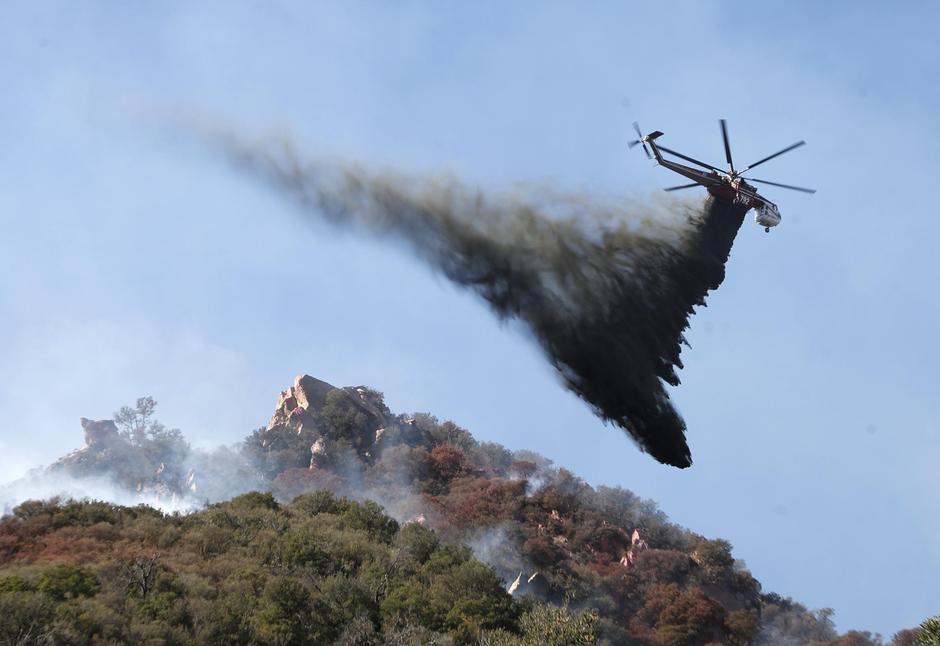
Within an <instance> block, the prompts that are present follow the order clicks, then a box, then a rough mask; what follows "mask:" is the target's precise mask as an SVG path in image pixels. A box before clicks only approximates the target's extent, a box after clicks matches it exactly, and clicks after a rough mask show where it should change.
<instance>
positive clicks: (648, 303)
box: [212, 134, 744, 467]
mask: <svg viewBox="0 0 940 646" xmlns="http://www.w3.org/2000/svg"><path fill="white" fill-rule="evenodd" d="M212 142H213V143H214V144H216V145H218V146H220V147H221V149H222V151H223V152H224V153H225V154H226V155H227V156H228V157H229V158H230V159H231V160H233V161H235V162H236V163H237V164H238V165H239V166H240V167H242V168H245V169H247V170H248V171H250V172H251V173H252V174H254V175H255V176H256V177H260V178H263V179H264V180H266V181H267V182H269V183H270V184H271V185H272V186H274V187H275V188H276V189H277V190H279V191H281V192H283V193H285V194H286V195H287V196H289V197H290V198H292V199H294V200H295V201H297V202H299V204H300V205H301V207H303V209H304V210H305V211H306V212H308V213H310V214H313V215H315V216H317V217H322V218H325V219H326V220H327V221H329V222H331V223H334V224H336V225H340V226H353V227H356V228H359V229H361V230H365V231H368V232H371V233H373V234H376V235H380V236H383V237H394V238H398V239H400V240H403V241H405V242H406V243H407V244H408V245H409V246H410V247H411V248H412V249H413V250H414V251H415V252H416V253H417V254H418V255H419V256H421V257H422V258H423V259H424V260H425V261H427V262H428V263H429V264H430V265H431V266H432V267H433V268H435V269H436V270H438V271H440V272H442V273H443V274H444V275H445V276H447V278H449V279H450V280H452V281H453V282H455V283H456V284H458V285H461V286H463V287H466V288H468V289H470V290H472V291H473V292H475V293H477V294H478V295H480V296H481V297H482V298H483V299H484V300H485V301H486V302H487V303H488V304H489V305H490V307H491V308H492V310H493V311H494V312H495V313H496V315H497V316H499V317H500V318H501V319H517V320H520V321H522V322H524V323H525V325H526V326H527V327H528V329H529V330H530V331H531V333H532V335H533V336H534V338H535V339H536V340H537V341H538V343H539V345H540V346H541V348H542V349H543V350H544V352H545V355H546V357H547V358H548V359H549V361H550V362H551V363H552V365H553V366H554V367H555V368H556V369H557V370H558V372H559V374H560V375H561V377H562V379H563V380H564V382H565V384H566V385H567V387H568V388H569V389H571V390H572V391H573V392H575V393H577V394H578V395H579V396H580V397H581V398H582V399H584V400H585V401H586V402H587V403H588V404H589V405H590V406H591V407H592V408H593V410H594V412H595V413H596V414H597V415H598V416H599V417H601V418H602V419H604V420H605V421H608V422H612V423H613V424H615V425H617V426H619V427H620V428H622V429H623V430H624V431H626V432H627V433H628V434H629V435H630V436H631V437H632V438H633V439H634V440H635V441H636V443H637V444H638V445H639V447H640V448H641V449H642V450H644V451H646V452H648V453H650V454H651V455H652V456H653V457H654V458H656V459H657V460H659V461H660V462H662V463H665V464H671V465H673V466H677V467H688V466H690V465H691V463H692V460H691V455H690V451H689V447H688V445H687V443H686V439H685V430H686V426H685V422H684V421H683V419H682V417H681V416H680V415H679V413H678V411H677V410H676V409H675V407H674V406H673V404H672V402H671V401H670V399H669V396H668V394H667V392H666V390H665V388H664V382H665V383H668V384H672V385H677V384H678V383H679V379H678V376H677V375H676V368H681V367H682V363H681V361H680V358H679V353H680V344H682V343H683V342H684V341H685V339H684V338H683V331H684V330H685V328H686V327H687V326H688V317H689V315H690V314H691V313H692V309H693V307H694V306H695V305H701V304H703V303H704V299H705V295H706V293H707V292H708V290H711V289H716V288H717V287H718V286H719V285H720V284H721V281H722V279H723V278H724V264H725V261H726V260H727V258H728V254H729V252H730V248H731V244H732V242H733V240H734V237H735V235H736V233H737V230H738V228H739V227H740V225H741V222H742V221H743V217H744V211H743V210H742V209H740V208H738V207H731V206H729V205H725V204H720V203H717V202H715V201H713V200H711V199H709V200H708V201H707V202H706V205H705V207H704V209H702V210H700V211H695V210H693V209H691V208H690V207H688V206H681V205H678V204H673V205H672V207H671V208H666V207H664V206H651V205H632V206H631V205H622V204H621V205H616V206H614V205H610V204H605V203H602V202H601V201H598V200H594V199H591V198H588V197H585V196H578V195H562V194H559V193H557V192H553V191H551V190H538V191H535V190H532V189H530V190H528V191H517V192H513V193H506V194H498V193H484V192H481V191H479V190H475V189H472V188H470V187H468V186H466V185H464V184H462V183H461V182H459V181H458V180H456V179H454V178H450V177H435V178H414V177H406V176H403V175H398V174H393V173H388V172H385V173H379V172H371V171H368V170H366V169H364V168H361V167H360V166H358V165H355V164H349V163H343V162H338V161H331V160H324V159H306V158H304V157H302V156H301V155H300V154H298V152H297V151H296V148H295V146H294V145H293V144H292V143H291V141H290V140H288V139H277V140H274V139H267V140H262V141H259V142H246V141H244V140H242V139H239V138H237V137H234V136H231V135H230V134H225V135H214V136H213V137H212Z"/></svg>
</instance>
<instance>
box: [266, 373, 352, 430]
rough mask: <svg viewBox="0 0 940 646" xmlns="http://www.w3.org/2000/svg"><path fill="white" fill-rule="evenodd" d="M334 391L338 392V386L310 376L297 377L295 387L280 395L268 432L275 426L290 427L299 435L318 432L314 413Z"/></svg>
mask: <svg viewBox="0 0 940 646" xmlns="http://www.w3.org/2000/svg"><path fill="white" fill-rule="evenodd" d="M333 390H336V386H332V385H330V384H328V383H326V382H325V381H320V380H319V379H315V378H313V377H311V376H310V375H297V377H295V378H294V385H293V386H291V387H290V388H288V389H286V390H282V391H281V394H280V395H278V398H277V407H276V408H275V409H274V415H272V416H271V421H269V422H268V427H267V428H268V430H269V431H270V430H271V429H273V428H274V427H275V426H288V427H290V428H293V429H295V430H296V431H297V432H298V433H302V432H303V431H307V430H311V431H316V430H318V429H317V423H316V420H314V418H313V415H312V413H313V411H314V410H316V409H317V408H320V407H322V406H323V404H324V403H325V402H326V396H327V395H328V394H329V393H330V392H331V391H333Z"/></svg>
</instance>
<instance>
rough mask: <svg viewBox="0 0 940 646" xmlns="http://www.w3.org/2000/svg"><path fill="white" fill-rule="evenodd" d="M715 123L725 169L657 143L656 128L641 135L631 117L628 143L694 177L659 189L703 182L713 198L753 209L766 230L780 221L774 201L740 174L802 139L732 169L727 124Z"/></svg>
mask: <svg viewBox="0 0 940 646" xmlns="http://www.w3.org/2000/svg"><path fill="white" fill-rule="evenodd" d="M719 123H721V136H722V138H723V139H724V142H725V157H726V158H727V160H728V170H721V169H720V168H715V167H714V166H712V165H711V164H706V163H704V162H700V161H699V160H697V159H693V158H692V157H687V156H686V155H683V154H682V153H679V152H676V151H675V150H670V149H669V148H666V147H665V146H660V145H658V144H657V143H656V139H657V138H659V137H661V136H662V135H663V133H662V132H660V131H659V130H656V131H655V132H651V133H649V134H648V135H645V136H644V135H643V133H642V131H641V130H640V126H639V124H637V123H636V122H635V121H634V122H633V128H634V130H636V134H637V137H639V139H636V140H635V141H631V142H630V143H629V146H630V148H633V147H634V146H638V145H642V146H643V151H644V152H645V153H646V156H647V157H648V158H650V159H653V157H655V158H656V161H657V162H658V163H659V165H660V166H663V167H665V168H668V169H669V170H671V171H673V172H676V173H679V174H680V175H682V176H684V177H688V178H689V179H691V180H694V182H693V183H692V184H683V185H682V186H671V187H669V188H667V189H663V190H666V191H678V190H681V189H684V188H692V187H694V186H704V187H705V188H706V189H708V192H709V193H710V194H712V195H713V196H714V197H715V198H716V199H719V200H723V201H728V202H731V203H733V204H738V205H741V206H746V207H747V208H748V209H755V210H756V211H757V214H756V215H755V216H754V221H755V222H757V224H759V225H760V226H762V227H764V231H766V232H767V233H770V228H771V227H775V226H777V225H778V224H780V220H781V216H780V209H778V208H777V205H776V204H774V203H773V202H771V201H770V200H768V199H767V198H766V197H763V196H762V195H760V194H758V192H757V189H756V188H754V187H753V186H751V185H750V184H748V183H747V182H745V181H744V180H743V179H742V178H741V175H743V174H744V173H746V172H747V171H749V170H751V169H752V168H754V167H755V166H759V165H760V164H763V163H764V162H766V161H770V160H771V159H773V158H775V157H779V156H780V155H782V154H784V153H788V152H790V151H791V150H793V149H795V148H799V147H800V146H802V145H804V144H805V143H806V142H805V141H802V140H801V141H798V142H796V143H795V144H793V145H791V146H787V147H786V148H784V149H783V150H780V151H777V152H775V153H774V154H773V155H769V156H768V157H764V158H763V159H761V160H760V161H756V162H754V163H753V164H751V165H750V166H747V167H746V168H744V169H743V170H735V169H734V162H732V161H731V145H730V144H729V143H728V125H727V123H726V122H725V120H724V119H720V120H719ZM647 144H649V148H647ZM650 148H652V149H653V152H652V154H650ZM662 153H668V154H670V155H673V156H675V157H678V158H679V159H684V160H685V161H687V162H691V163H693V164H696V165H698V166H701V167H702V168H707V169H708V170H709V171H711V172H709V173H706V172H703V171H701V170H698V169H697V168H692V167H691V166H686V165H684V164H679V163H677V162H674V161H672V160H669V159H666V158H664V157H663V155H662ZM749 179H750V181H752V182H758V183H759V184H769V185H770V186H779V187H781V188H788V189H790V190H793V191H802V192H803V193H815V192H816V190H815V189H812V188H802V187H800V186H791V185H789V184H778V183H777V182H770V181H767V180H765V179H757V178H754V177H751V178H749Z"/></svg>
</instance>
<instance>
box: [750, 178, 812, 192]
mask: <svg viewBox="0 0 940 646" xmlns="http://www.w3.org/2000/svg"><path fill="white" fill-rule="evenodd" d="M747 181H749V182H760V183H761V184H770V185H771V186H779V187H780V188H788V189H790V190H791V191H800V192H802V193H815V192H816V189H815V188H803V187H802V186H791V185H790V184H780V183H778V182H770V181H767V180H766V179H757V178H755V177H749V178H748V180H747Z"/></svg>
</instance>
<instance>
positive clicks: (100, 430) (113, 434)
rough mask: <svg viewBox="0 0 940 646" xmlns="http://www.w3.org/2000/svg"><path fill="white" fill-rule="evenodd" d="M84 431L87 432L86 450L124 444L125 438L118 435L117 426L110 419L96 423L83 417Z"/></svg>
mask: <svg viewBox="0 0 940 646" xmlns="http://www.w3.org/2000/svg"><path fill="white" fill-rule="evenodd" d="M81 422H82V429H84V431H85V448H86V449H97V448H106V447H108V446H110V445H113V444H114V443H115V442H123V441H124V440H123V438H122V437H121V435H120V433H118V429H117V426H115V424H114V421H113V420H110V419H103V420H100V421H96V420H93V419H88V418H87V417H83V418H82V419H81Z"/></svg>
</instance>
